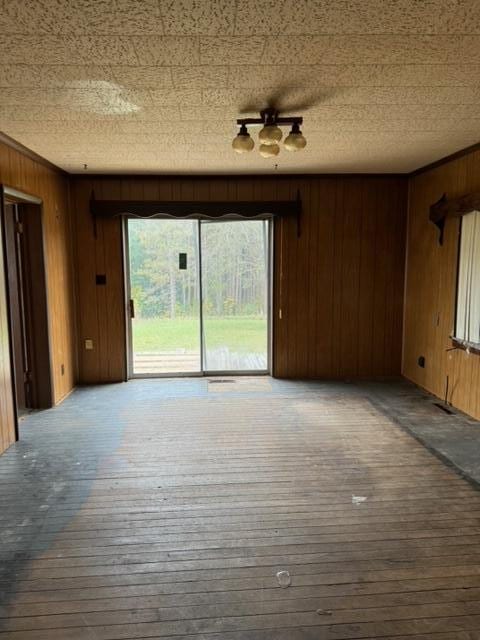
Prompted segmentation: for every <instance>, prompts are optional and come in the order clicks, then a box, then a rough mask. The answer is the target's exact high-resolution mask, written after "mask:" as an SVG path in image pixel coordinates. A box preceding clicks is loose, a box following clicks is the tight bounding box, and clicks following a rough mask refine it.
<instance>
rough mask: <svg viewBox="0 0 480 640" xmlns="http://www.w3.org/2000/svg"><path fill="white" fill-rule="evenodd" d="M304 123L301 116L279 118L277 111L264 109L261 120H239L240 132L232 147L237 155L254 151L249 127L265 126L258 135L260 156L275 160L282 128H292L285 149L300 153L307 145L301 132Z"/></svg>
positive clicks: (278, 151)
mask: <svg viewBox="0 0 480 640" xmlns="http://www.w3.org/2000/svg"><path fill="white" fill-rule="evenodd" d="M302 123H303V118H301V117H300V116H279V114H278V111H277V110H276V109H273V108H269V109H264V110H263V111H260V118H241V119H239V120H237V125H238V126H239V127H240V131H239V132H238V134H237V135H236V137H235V138H234V139H233V142H232V147H233V149H234V150H235V151H236V152H237V153H246V152H248V151H252V149H253V148H254V146H255V143H254V141H253V139H252V138H251V136H250V134H249V133H248V129H247V125H248V126H258V125H263V127H262V129H260V132H259V134H258V140H259V142H260V147H259V151H260V155H261V156H262V157H264V158H273V157H274V156H277V155H278V154H279V153H280V147H279V145H278V143H279V142H280V140H281V139H282V135H283V134H282V130H281V129H280V127H282V126H291V127H292V128H291V131H290V133H289V135H288V136H287V137H286V138H285V141H284V145H285V148H286V149H288V151H300V150H301V149H304V148H305V146H306V144H307V141H306V139H305V137H304V136H303V134H302V132H301V130H300V125H301V124H302Z"/></svg>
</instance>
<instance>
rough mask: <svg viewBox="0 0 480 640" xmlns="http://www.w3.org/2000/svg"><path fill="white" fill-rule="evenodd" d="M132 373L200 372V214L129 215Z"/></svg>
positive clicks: (152, 374)
mask: <svg viewBox="0 0 480 640" xmlns="http://www.w3.org/2000/svg"><path fill="white" fill-rule="evenodd" d="M127 237H128V257H129V265H130V269H129V272H130V278H129V289H130V292H129V296H130V303H129V310H130V316H131V323H130V337H131V345H130V346H131V349H130V373H131V374H132V375H135V376H137V375H138V376H143V375H147V376H148V375H151V376H154V375H165V374H178V373H199V372H200V371H201V350H200V283H199V256H198V249H199V247H198V222H197V221H196V220H146V219H137V218H135V219H129V220H128V236H127Z"/></svg>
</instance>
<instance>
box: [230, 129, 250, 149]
mask: <svg viewBox="0 0 480 640" xmlns="http://www.w3.org/2000/svg"><path fill="white" fill-rule="evenodd" d="M254 146H255V142H254V141H253V138H252V137H251V136H250V134H249V133H248V131H247V127H246V126H245V125H244V124H242V126H241V127H240V131H239V132H238V134H237V135H236V136H235V138H234V139H233V142H232V147H233V150H234V151H236V152H237V153H247V152H248V151H251V150H252V149H253V147H254Z"/></svg>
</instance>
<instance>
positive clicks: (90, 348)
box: [85, 338, 93, 351]
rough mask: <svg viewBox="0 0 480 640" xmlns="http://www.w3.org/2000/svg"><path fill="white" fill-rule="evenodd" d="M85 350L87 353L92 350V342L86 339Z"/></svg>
mask: <svg viewBox="0 0 480 640" xmlns="http://www.w3.org/2000/svg"><path fill="white" fill-rule="evenodd" d="M85 349H86V350H87V351H92V350H93V340H91V339H90V338H87V339H86V340H85Z"/></svg>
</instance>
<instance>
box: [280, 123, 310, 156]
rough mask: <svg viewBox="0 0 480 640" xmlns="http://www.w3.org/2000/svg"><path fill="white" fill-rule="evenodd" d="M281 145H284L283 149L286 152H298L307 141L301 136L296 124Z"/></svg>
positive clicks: (303, 147)
mask: <svg viewBox="0 0 480 640" xmlns="http://www.w3.org/2000/svg"><path fill="white" fill-rule="evenodd" d="M283 144H284V145H285V149H287V150H288V151H300V150H301V149H305V147H306V146H307V141H306V139H305V138H304V136H303V135H302V132H301V131H300V127H299V126H298V124H294V125H293V127H292V130H291V131H290V133H289V134H288V136H287V137H286V138H285V141H284V143H283Z"/></svg>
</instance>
